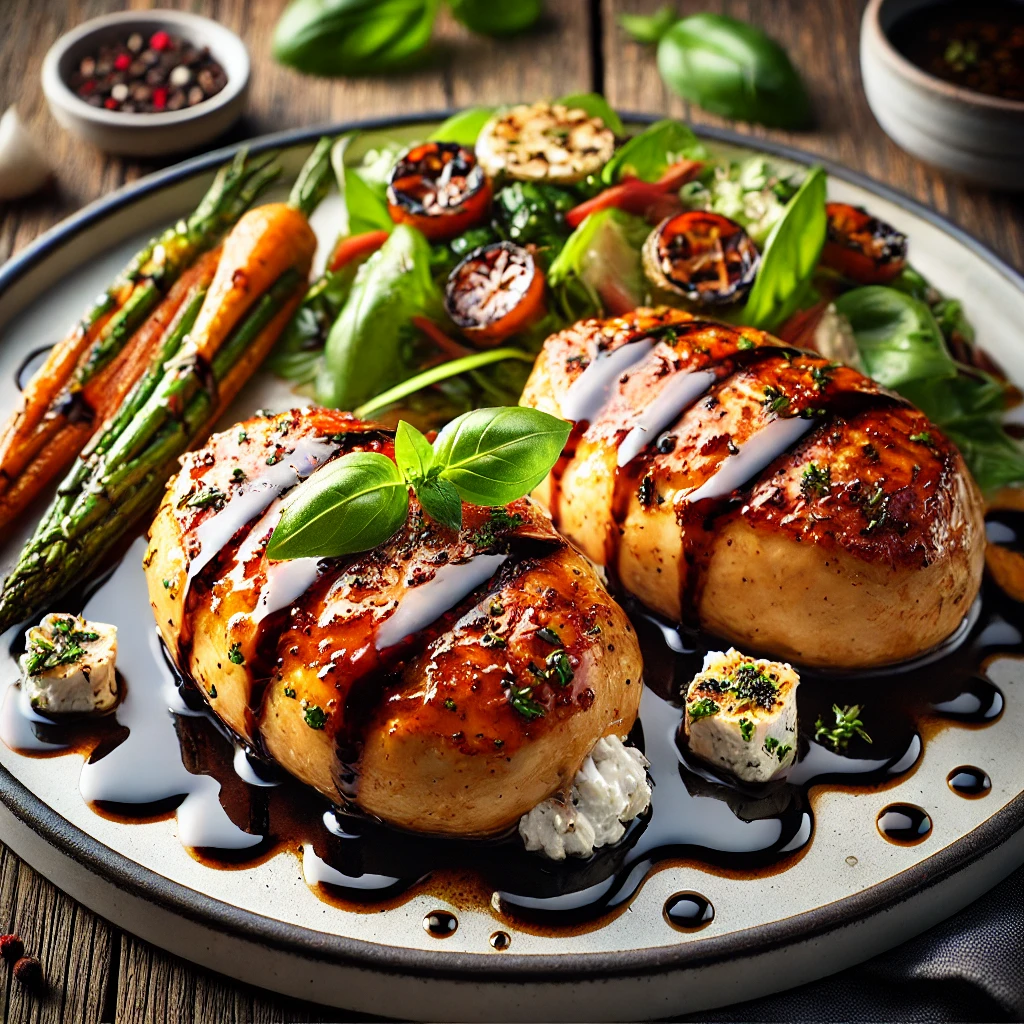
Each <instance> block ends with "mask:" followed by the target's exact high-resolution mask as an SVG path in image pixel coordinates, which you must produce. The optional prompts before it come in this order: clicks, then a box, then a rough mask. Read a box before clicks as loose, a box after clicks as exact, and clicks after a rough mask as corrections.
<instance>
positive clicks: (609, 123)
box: [555, 92, 626, 135]
mask: <svg viewBox="0 0 1024 1024" xmlns="http://www.w3.org/2000/svg"><path fill="white" fill-rule="evenodd" d="M555 102H556V103H561V104H562V106H564V107H574V108H576V109H577V110H585V111H586V112H587V113H588V114H589V115H590V116H591V117H599V118H601V120H602V121H604V124H605V127H606V128H611V130H612V131H613V132H614V133H615V134H616V135H625V134H626V127H625V125H624V124H623V123H622V118H621V117H619V115H618V114H617V113H616V112H615V110H614V108H613V107H612V105H611V104H610V103H609V102H608V101H607V100H606V99H605V98H604V97H603V96H602V95H601V94H600V93H598V92H576V93H572V94H570V95H569V96H562V97H561V98H559V99H557V100H555Z"/></svg>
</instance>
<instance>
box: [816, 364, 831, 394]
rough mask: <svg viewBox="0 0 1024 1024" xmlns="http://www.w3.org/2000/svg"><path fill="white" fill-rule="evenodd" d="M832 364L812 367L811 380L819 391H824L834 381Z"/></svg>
mask: <svg viewBox="0 0 1024 1024" xmlns="http://www.w3.org/2000/svg"><path fill="white" fill-rule="evenodd" d="M832 369H833V367H832V365H831V364H829V365H828V366H815V367H812V368H811V380H813V381H814V386H815V388H817V390H818V391H824V390H825V388H827V387H828V386H829V384H831V383H832Z"/></svg>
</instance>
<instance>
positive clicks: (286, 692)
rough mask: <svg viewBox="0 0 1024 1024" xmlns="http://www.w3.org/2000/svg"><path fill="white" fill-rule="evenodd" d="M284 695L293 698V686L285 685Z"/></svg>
mask: <svg viewBox="0 0 1024 1024" xmlns="http://www.w3.org/2000/svg"><path fill="white" fill-rule="evenodd" d="M284 695H285V696H286V697H291V698H292V699H294V698H295V687H294V686H286V687H285V688H284Z"/></svg>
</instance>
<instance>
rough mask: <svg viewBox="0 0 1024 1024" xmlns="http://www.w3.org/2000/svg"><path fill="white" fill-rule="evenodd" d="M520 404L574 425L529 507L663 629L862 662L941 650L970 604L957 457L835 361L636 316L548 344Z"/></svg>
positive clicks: (966, 514)
mask: <svg viewBox="0 0 1024 1024" xmlns="http://www.w3.org/2000/svg"><path fill="white" fill-rule="evenodd" d="M522 402H523V404H524V405H532V406H535V407H536V408H538V409H543V410H545V411H547V412H550V413H553V414H554V415H556V416H563V417H565V418H566V419H569V420H572V421H574V423H575V428H574V430H573V433H572V435H571V436H570V439H569V443H568V445H567V446H566V452H565V454H564V455H563V457H562V460H561V462H560V463H559V464H558V465H557V466H556V467H555V469H554V470H553V472H552V473H551V474H550V476H549V477H548V479H547V480H546V481H545V482H544V483H543V484H542V485H541V486H540V487H539V488H538V489H537V491H536V492H535V494H534V497H536V498H537V499H538V500H539V501H540V502H541V503H542V504H543V505H544V506H545V507H546V508H547V509H548V510H549V511H550V513H551V516H552V518H553V521H554V524H555V526H556V527H558V529H559V530H561V532H562V533H564V534H565V535H566V536H567V537H568V538H569V539H570V540H572V541H573V543H574V544H576V545H577V546H578V547H579V548H580V550H581V551H583V553H584V554H586V555H587V556H588V557H589V558H590V559H592V560H593V561H594V562H596V563H598V564H600V565H604V566H606V567H607V569H608V571H609V574H610V575H611V576H613V577H614V578H616V579H617V581H618V582H619V584H620V585H621V586H622V587H623V588H624V589H625V590H626V591H628V592H630V593H631V594H634V595H635V596H636V597H637V598H639V599H640V601H642V602H643V603H644V604H645V605H647V606H648V607H650V608H652V609H654V610H655V611H657V612H660V613H662V614H663V615H666V616H668V617H670V618H672V619H674V620H682V621H683V622H686V623H689V624H693V625H697V624H699V625H701V626H703V627H705V628H706V629H708V630H710V631H712V632H714V633H716V634H717V635H719V636H721V637H724V638H725V639H727V640H730V641H732V642H733V643H735V644H737V645H738V646H743V647H747V648H754V649H756V650H758V651H761V652H765V653H770V654H773V655H776V656H781V657H784V658H786V659H787V660H793V661H797V662H800V663H802V664H805V665H816V666H841V667H849V668H854V667H866V666H873V665H880V664H887V663H891V662H897V661H901V660H904V659H906V658H909V657H912V656H913V655H915V654H918V653H920V652H922V651H924V650H927V649H928V648H930V647H932V646H934V645H935V644H937V643H939V642H940V641H942V640H943V639H945V638H946V637H947V636H949V634H950V633H952V632H953V630H954V629H955V628H956V626H957V625H958V624H959V623H960V621H961V620H962V619H963V617H964V615H965V614H966V613H967V610H968V609H969V608H970V605H971V602H972V601H973V600H974V598H975V596H976V594H977V592H978V588H979V586H980V582H981V572H982V565H983V557H984V525H983V521H982V504H981V498H980V495H979V494H978V491H977V488H976V486H975V484H974V482H973V480H972V479H971V477H970V475H969V473H968V472H967V470H966V468H965V466H964V463H963V460H962V458H961V456H960V454H959V452H957V450H956V449H955V448H954V447H953V445H952V444H950V442H949V441H948V440H947V439H946V438H945V437H943V435H942V434H941V433H940V432H939V431H938V430H937V429H936V428H935V427H934V426H933V425H932V424H931V423H930V422H929V420H928V419H927V418H926V417H925V416H924V414H923V413H921V412H919V411H918V410H916V409H914V408H912V407H911V406H909V405H908V404H907V403H906V402H905V401H903V400H902V399H900V398H899V397H898V396H896V395H895V394H893V393H891V392H888V391H886V390H885V389H883V388H882V387H880V386H879V385H878V384H876V383H875V382H873V381H871V380H869V379H868V378H867V377H865V376H863V375H862V374H860V373H858V372H857V371H856V370H853V369H851V368H849V367H846V366H842V365H839V364H836V363H830V362H829V361H828V360H827V359H825V358H824V357H822V356H819V355H815V354H811V353H806V352H800V351H797V350H794V349H791V348H787V347H786V346H784V345H783V343H782V342H780V341H778V340H777V339H775V338H772V337H771V336H770V335H767V334H765V333H763V332H761V331H755V330H751V329H748V328H737V327H731V326H727V325H724V324H720V323H716V322H713V321H710V320H704V319H699V318H696V317H694V316H692V315H690V314H688V313H684V312H681V311H679V310H668V309H659V310H652V309H640V310H636V311H634V312H633V313H630V314H628V315H626V316H623V317H620V318H616V319H612V320H606V321H601V320H585V321H582V322H580V323H578V324H576V325H575V326H573V327H570V328H568V329H567V330H565V331H562V332H561V333H559V334H556V335H554V336H552V337H551V338H549V339H548V340H547V342H546V343H545V345H544V349H543V352H542V353H541V356H540V358H539V359H538V361H537V364H536V366H535V368H534V371H533V373H532V375H531V377H530V379H529V381H528V382H527V385H526V389H525V391H524V393H523V398H522Z"/></svg>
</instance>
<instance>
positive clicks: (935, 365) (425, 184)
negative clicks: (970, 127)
mask: <svg viewBox="0 0 1024 1024" xmlns="http://www.w3.org/2000/svg"><path fill="white" fill-rule="evenodd" d="M357 140H358V139H357V133H352V134H349V135H346V136H344V137H342V138H341V139H339V140H338V142H337V143H336V144H335V146H334V150H333V154H332V158H333V164H334V169H335V174H336V177H337V181H338V187H339V189H340V192H341V198H342V205H343V209H344V217H343V220H344V224H343V227H342V230H341V233H340V236H339V238H338V241H337V244H336V245H335V247H334V249H333V252H332V255H331V258H330V260H329V261H328V266H327V268H326V269H325V271H324V273H323V274H322V276H321V277H320V278H319V279H318V280H316V281H315V282H314V284H313V285H312V287H311V288H310V289H309V292H308V294H307V295H306V298H305V301H304V302H303V304H302V306H301V307H300V309H299V311H298V313H297V314H296V316H295V318H294V320H293V321H292V323H291V325H290V326H289V328H288V329H287V330H286V332H285V334H284V335H283V337H282V338H281V340H280V342H279V344H278V346H277V349H276V351H275V352H274V354H273V356H272V359H271V361H270V366H271V368H272V369H273V370H274V371H275V372H276V373H278V374H279V375H281V376H282V377H284V378H286V379H288V380H290V381H292V382H294V383H295V384H296V385H298V386H299V387H300V388H301V389H302V390H304V391H305V392H306V393H308V394H310V395H311V396H313V397H314V398H315V399H316V401H318V402H319V403H321V404H324V405H328V406H332V407H336V408H345V409H351V410H353V411H355V412H356V414H357V415H359V416H362V417H371V416H372V417H374V418H383V419H385V420H388V419H396V418H397V414H398V412H399V411H400V412H401V414H402V415H403V416H405V417H406V418H407V419H410V420H412V421H414V422H416V423H417V424H418V425H419V426H420V427H422V428H423V429H428V428H430V427H435V426H440V425H441V424H443V423H445V422H447V421H448V420H450V419H452V418H453V417H455V416H457V415H459V414H461V413H464V412H466V411H468V410H470V409H473V408H476V407H479V406H498V405H512V404H515V403H516V402H517V400H518V398H519V394H520V392H521V389H522V386H523V384H524V382H525V380H526V377H527V376H528V374H529V372H530V369H531V367H532V364H533V360H534V358H535V356H536V354H537V352H538V351H539V349H540V346H541V345H542V343H543V341H544V339H545V338H547V337H548V336H549V335H550V334H551V333H553V332H555V331H558V330H560V329H562V328H564V327H567V326H568V325H570V324H572V323H574V322H575V321H577V320H579V319H582V318H585V317H592V316H615V315H618V314H621V313H624V312H626V311H628V310H630V309H633V308H635V307H637V306H640V305H671V306H676V307H680V308H683V309H686V310H689V311H691V312H693V313H694V314H699V315H706V316H710V317H713V318H716V319H720V320H724V321H727V322H730V323H734V324H739V325H744V326H750V327H756V328H761V329H764V330H768V331H772V332H773V333H775V334H777V335H778V336H779V337H781V338H782V339H783V340H785V341H787V342H790V343H791V344H793V345H794V346H798V347H802V348H809V349H816V350H818V351H820V352H822V353H823V354H825V355H828V356H829V357H830V358H834V359H836V360H838V361H842V362H847V363H851V364H853V365H855V366H857V367H858V368H860V369H862V370H863V371H864V372H865V373H867V374H868V375H869V376H871V377H873V378H875V379H876V380H878V381H879V382H880V383H882V384H884V385H886V386H887V387H890V388H892V389H894V390H896V391H898V392H900V393H901V394H903V395H904V396H905V397H907V398H908V399H909V400H910V401H912V402H913V403H914V404H916V405H917V406H919V407H920V408H921V409H922V410H923V411H924V412H925V413H926V414H927V415H928V416H929V417H930V418H931V419H932V420H933V421H934V422H935V423H936V424H937V425H938V426H940V427H941V428H942V429H943V430H944V431H945V432H946V433H947V434H948V435H949V437H950V438H951V439H952V440H953V441H954V442H955V443H956V444H957V445H958V446H959V448H960V449H961V451H962V452H963V454H964V456H965V458H966V460H967V462H968V465H969V466H970V468H971V470H972V472H973V474H974V476H975V478H976V479H977V481H978V483H979V485H980V486H981V488H982V489H983V490H985V491H991V490H994V489H996V488H998V487H1001V486H1004V485H1007V484H1012V483H1020V482H1024V446H1022V445H1021V444H1020V442H1019V441H1018V440H1017V439H1016V438H1015V437H1013V436H1011V434H1009V433H1008V432H1007V430H1006V429H1005V427H1004V425H1003V416H1004V413H1005V411H1006V409H1007V408H1008V407H1009V406H1010V405H1011V404H1013V403H1014V402H1015V401H1017V399H1018V398H1019V395H1018V393H1017V391H1016V389H1015V388H1013V386H1012V385H1010V384H1009V383H1008V382H1007V380H1006V379H1005V377H1004V376H1003V374H1002V373H1001V372H1000V370H999V368H998V367H996V366H995V365H994V364H993V363H992V362H991V361H990V360H989V359H987V358H986V357H985V355H984V353H983V352H981V351H980V350H979V349H978V348H977V347H976V345H975V337H974V331H973V329H972V327H971V325H970V323H969V322H968V321H967V319H966V318H965V316H964V313H963V310H962V307H961V305H960V303H959V301H957V300H956V299H954V298H950V297H947V296H944V295H942V294H940V293H939V292H938V291H937V290H936V289H935V288H933V287H932V286H931V285H930V284H929V282H928V281H926V280H925V279H924V278H923V277H922V276H921V275H920V274H919V273H918V272H917V271H915V270H914V268H913V266H912V265H911V264H910V262H908V258H907V253H908V240H907V238H906V236H904V235H903V234H901V233H900V232H899V231H898V230H897V229H896V228H894V227H892V226H891V225H889V224H886V223H885V222H883V221H881V220H879V219H878V218H877V217H875V216H873V215H872V214H871V212H870V211H867V210H862V209H859V208H855V207H852V206H848V205H846V204H842V203H831V202H829V201H828V199H827V179H826V174H825V172H824V170H823V169H822V168H820V167H814V168H811V169H810V170H808V171H802V170H801V171H799V172H793V171H791V170H789V169H787V168H783V167H782V166H780V165H777V164H776V163H775V162H774V161H773V160H772V159H770V158H767V157H764V156H760V155H753V156H747V157H744V158H742V159H727V158H723V157H721V156H719V155H716V154H715V153H713V152H712V151H711V150H709V148H708V147H707V146H705V145H704V143H703V142H702V141H701V140H700V139H699V138H698V137H697V136H696V135H695V134H694V133H693V131H691V129H690V128H689V127H688V126H687V125H685V124H683V123H680V122H679V121H674V120H663V121H659V122H657V123H655V124H652V125H650V126H649V127H647V128H646V129H644V130H643V131H641V132H639V133H638V134H632V135H631V134H629V132H627V130H626V129H625V127H624V126H623V124H622V121H621V119H620V118H619V116H618V115H617V114H616V113H615V112H614V111H613V110H612V109H611V108H610V107H609V105H608V104H607V102H606V101H605V100H604V99H603V98H602V97H601V96H598V95H595V94H584V95H576V96H567V97H563V98H562V99H560V100H556V101H554V102H552V103H547V102H542V103H535V104H531V105H521V106H517V107H509V108H502V109H500V110H495V109H491V108H473V109H469V110H465V111H463V112H461V113H459V114H457V115H455V116H454V117H452V118H450V119H449V120H448V121H446V122H445V123H443V124H442V125H440V127H438V128H437V129H436V130H435V131H433V132H432V133H431V134H430V135H429V137H428V138H426V139H424V140H422V142H418V143H415V144H413V145H411V146H410V145H408V144H405V143H400V142H398V141H387V140H385V141H383V142H381V141H379V140H377V139H376V138H375V140H374V143H375V144H374V146H373V148H371V149H369V150H368V151H366V149H365V146H363V147H362V151H363V152H362V155H360V156H358V157H355V156H353V155H352V154H353V152H355V151H357V147H356V145H355V143H356V142H357Z"/></svg>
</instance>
